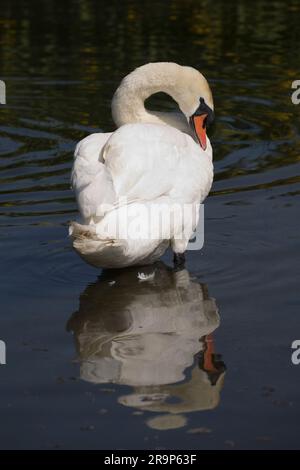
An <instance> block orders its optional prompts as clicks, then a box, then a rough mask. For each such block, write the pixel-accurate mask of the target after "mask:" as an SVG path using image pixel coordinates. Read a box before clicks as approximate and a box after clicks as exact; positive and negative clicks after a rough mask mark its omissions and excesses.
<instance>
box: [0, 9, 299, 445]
mask: <svg viewBox="0 0 300 470" xmlns="http://www.w3.org/2000/svg"><path fill="white" fill-rule="evenodd" d="M299 17H300V5H299V2H298V1H296V0H294V1H292V0H290V1H287V2H279V1H278V2H277V1H263V0H262V1H252V2H251V4H250V3H249V2H246V1H241V2H234V1H227V2H221V1H214V2H212V1H209V0H203V1H198V2H195V1H189V0H185V1H184V2H183V1H180V0H177V1H176V0H175V1H174V0H173V1H164V2H162V1H159V0H154V1H151V2H148V1H145V2H138V1H130V0H126V1H123V2H116V1H114V0H112V1H110V2H102V1H97V2H96V1H92V0H90V1H89V0H86V1H73V2H70V1H66V2H58V1H49V2H35V1H31V2H29V1H23V2H18V1H17V0H10V1H8V0H2V2H1V12H0V71H1V72H0V73H1V76H0V78H1V79H2V80H5V82H6V86H7V105H6V106H0V139H1V140H0V215H1V218H0V225H1V226H0V241H1V244H0V250H1V272H0V275H1V280H0V286H1V287H0V289H1V316H0V339H2V340H4V341H5V342H6V345H7V364H6V365H5V366H4V365H1V366H0V384H1V385H0V387H1V401H0V409H1V420H0V446H1V448H43V449H47V448H84V449H88V448H90V449H94V448H102V449H115V448H122V449H133V448H149V449H155V448H159V449H163V448H166V449H170V448H171V449H172V448H173V449H180V448H181V449H182V448H189V449H214V448H234V449H240V448H258V449H261V448H299V420H300V401H299V393H298V390H299V387H300V375H299V373H300V366H298V367H297V366H295V365H292V363H291V343H292V341H293V340H294V339H298V338H299V337H300V321H299V302H298V297H299V288H298V285H299V270H298V264H299V262H298V255H299V228H300V223H299V218H298V215H299V209H298V207H297V204H299V194H300V176H299V175H300V171H299V170H300V163H299V150H300V140H299V107H297V106H295V105H293V104H292V102H291V82H292V81H293V80H296V79H300V76H299V66H300V57H299V52H298V50H297V47H298V44H299V39H300V29H299V19H300V18H299ZM158 60H168V61H176V62H179V63H184V64H189V65H192V66H195V67H197V68H199V69H200V70H201V71H202V72H203V73H204V74H205V75H206V76H207V78H208V79H209V81H210V83H211V85H212V89H213V93H214V97H215V106H216V115H217V119H216V123H215V125H214V127H213V129H212V130H211V132H210V136H211V140H212V143H213V146H214V152H215V153H214V158H215V182H214V185H213V189H212V192H211V195H210V197H209V198H208V199H207V201H206V205H205V246H204V248H203V250H201V251H199V252H197V251H191V252H189V253H188V255H187V269H188V271H184V272H182V273H181V276H178V273H177V275H176V273H175V274H174V273H172V272H170V271H169V270H168V269H167V268H166V266H165V265H157V266H155V267H153V268H147V270H148V271H147V272H148V273H150V274H151V273H152V272H153V271H154V270H155V276H154V280H153V281H152V282H150V283H144V282H140V281H139V279H138V277H137V272H136V271H135V270H127V271H122V272H120V273H117V272H112V273H102V274H101V273H99V271H97V270H96V269H93V268H91V267H89V266H88V265H86V264H84V263H83V262H82V261H81V260H80V258H79V257H78V256H76V254H75V253H74V252H73V251H72V250H71V246H70V242H69V240H68V236H67V225H68V222H69V220H71V219H73V218H74V217H75V216H76V205H75V201H74V196H73V194H72V192H71V190H70V183H69V177H70V169H71V165H72V152H73V149H74V145H75V143H76V142H77V141H78V140H79V139H81V138H83V137H84V136H86V135H87V134H89V133H91V132H94V131H95V130H105V131H108V130H110V129H111V128H112V126H113V124H112V121H111V116H110V99H111V96H112V94H113V92H114V90H115V88H116V86H117V85H118V83H119V81H120V78H121V77H123V76H124V75H125V74H126V73H127V72H128V71H130V70H131V69H133V68H134V67H136V66H138V65H140V64H142V63H145V62H148V61H158ZM152 106H154V107H156V108H157V109H170V108H172V107H173V103H170V101H169V100H168V99H166V97H164V96H163V95H158V96H156V97H154V98H153V100H152ZM163 261H164V262H165V263H167V264H168V263H169V264H170V255H169V254H167V255H166V256H165V257H164V259H163ZM149 270H150V271H149ZM99 275H100V277H99V278H98V276H99ZM114 281H115V282H114ZM213 299H215V302H214V300H213ZM216 306H217V307H218V310H219V313H217V307H216Z"/></svg>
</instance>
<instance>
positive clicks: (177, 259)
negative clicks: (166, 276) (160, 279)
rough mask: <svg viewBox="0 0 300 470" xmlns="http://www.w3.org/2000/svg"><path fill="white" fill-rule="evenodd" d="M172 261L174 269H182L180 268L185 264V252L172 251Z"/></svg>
mask: <svg viewBox="0 0 300 470" xmlns="http://www.w3.org/2000/svg"><path fill="white" fill-rule="evenodd" d="M173 262H174V267H175V268H176V269H182V268H184V265H185V253H175V252H174V258H173Z"/></svg>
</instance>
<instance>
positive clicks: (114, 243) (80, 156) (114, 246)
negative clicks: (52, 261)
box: [71, 63, 213, 267]
mask: <svg viewBox="0 0 300 470" xmlns="http://www.w3.org/2000/svg"><path fill="white" fill-rule="evenodd" d="M188 78H189V80H190V82H188V81H187V80H188ZM158 91H165V92H167V93H168V94H170V95H171V96H173V98H174V99H176V100H177V102H178V103H179V105H180V107H181V110H182V111H183V113H185V115H186V116H187V117H189V116H191V115H192V114H193V112H194V111H196V109H197V107H198V106H199V99H200V98H201V96H202V97H203V96H204V99H205V102H206V103H207V104H208V106H210V107H211V108H212V107H213V104H212V98H211V94H210V90H209V87H208V84H207V82H206V80H205V78H204V77H203V76H202V75H201V74H200V73H199V72H197V71H196V70H194V69H192V68H190V67H181V66H179V65H177V64H172V63H158V64H147V65H145V66H143V67H140V68H139V69H136V70H135V71H134V72H132V73H131V74H130V75H128V76H127V77H126V78H125V79H124V80H123V81H122V83H121V85H120V87H119V88H118V89H117V91H116V93H115V95H114V98H113V102H112V112H113V117H114V120H115V122H116V124H117V125H118V126H119V128H118V129H117V130H116V131H115V132H113V133H104V134H103V133H99V134H92V135H90V136H88V137H86V138H85V139H83V140H82V141H81V142H79V143H78V145H77V147H76V150H75V162H74V167H73V173H72V185H73V188H74V190H75V193H76V198H77V203H78V206H79V210H80V214H81V217H82V223H80V224H79V223H76V222H73V223H72V224H71V235H72V237H73V246H74V248H75V250H76V251H77V252H78V253H79V254H80V255H81V256H82V257H83V258H84V259H85V260H86V261H87V262H89V263H90V264H92V265H94V266H97V267H124V266H129V265H133V264H145V263H151V262H154V261H156V260H157V259H158V258H159V257H160V256H161V255H162V254H163V253H164V251H165V250H166V249H167V248H168V246H169V245H170V244H171V246H172V249H173V250H174V252H175V253H184V251H185V249H186V246H187V244H188V241H189V238H190V236H191V234H192V232H193V230H194V229H195V227H196V225H197V222H198V211H199V204H200V203H201V202H202V201H203V200H204V199H205V197H206V196H207V194H208V192H209V190H210V187H211V184H212V180H213V165H212V148H211V145H210V142H209V140H208V139H207V141H206V148H205V150H203V149H202V148H201V146H200V145H199V143H197V142H196V140H195V138H194V136H193V131H192V129H191V128H190V127H189V125H188V121H187V119H186V117H185V116H184V114H182V115H178V114H172V113H154V112H148V111H146V109H145V107H144V104H143V103H144V100H145V99H146V98H147V97H148V96H150V95H151V94H153V93H155V92H158ZM184 205H186V206H188V208H189V210H188V211H187V212H186V213H184V216H182V211H181V210H180V208H182V207H183V206H184ZM150 214H151V215H150ZM149 215H150V216H149ZM160 219H161V220H172V224H170V223H168V224H163V225H164V227H162V228H161V226H160V225H159V220H160ZM132 221H134V222H133V224H135V226H136V227H137V226H138V227H139V230H138V232H139V233H138V235H137V233H136V232H135V233H134V234H132V231H131V232H130V228H129V230H128V226H129V225H130V224H129V222H130V223H132ZM158 228H159V230H158ZM129 232H130V233H129ZM153 234H154V236H153Z"/></svg>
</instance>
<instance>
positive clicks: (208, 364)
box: [203, 335, 217, 372]
mask: <svg viewBox="0 0 300 470" xmlns="http://www.w3.org/2000/svg"><path fill="white" fill-rule="evenodd" d="M205 344H206V349H205V351H204V367H203V368H204V370H205V371H207V372H216V371H217V369H216V368H215V366H214V363H213V354H214V340H213V337H212V335H207V336H206V338H205Z"/></svg>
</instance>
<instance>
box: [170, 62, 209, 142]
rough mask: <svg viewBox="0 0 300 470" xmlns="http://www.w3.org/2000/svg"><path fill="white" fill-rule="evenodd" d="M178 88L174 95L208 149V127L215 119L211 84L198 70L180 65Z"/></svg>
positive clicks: (200, 140) (196, 133)
mask: <svg viewBox="0 0 300 470" xmlns="http://www.w3.org/2000/svg"><path fill="white" fill-rule="evenodd" d="M178 67H179V68H180V69H179V73H178V81H177V84H176V87H177V90H176V91H175V93H174V95H173V97H174V98H175V99H176V101H177V103H178V106H179V108H180V109H181V111H182V112H183V114H184V115H185V116H186V118H187V120H188V122H189V124H190V125H191V127H192V129H193V130H194V132H195V135H196V137H197V139H198V141H199V144H200V145H201V147H202V148H203V150H205V149H206V129H207V127H208V126H209V125H210V124H211V123H212V122H213V120H214V103H213V97H212V93H211V89H210V87H209V84H208V82H207V80H206V78H205V77H204V75H202V74H201V73H200V72H198V70H196V69H194V68H192V67H183V66H178Z"/></svg>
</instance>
